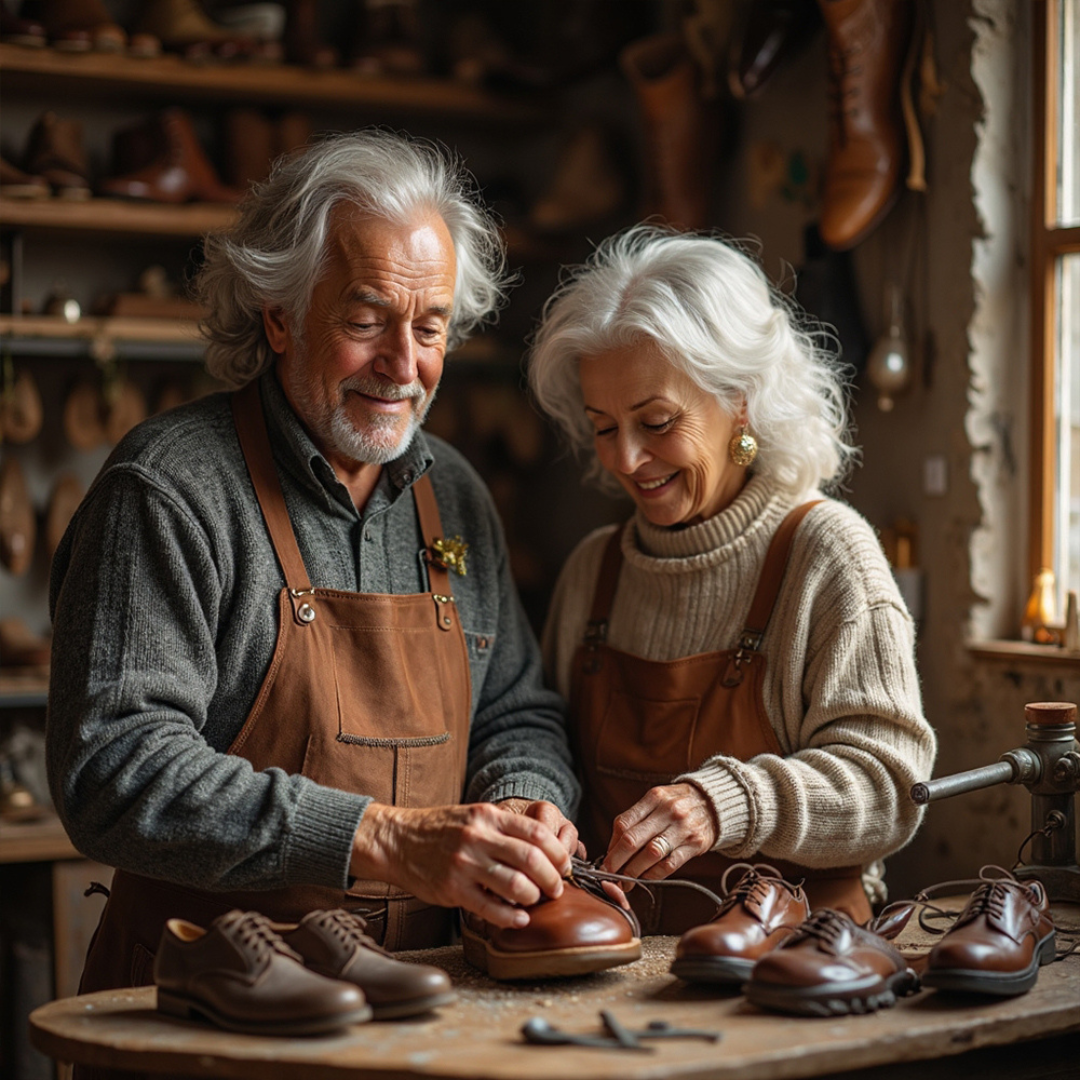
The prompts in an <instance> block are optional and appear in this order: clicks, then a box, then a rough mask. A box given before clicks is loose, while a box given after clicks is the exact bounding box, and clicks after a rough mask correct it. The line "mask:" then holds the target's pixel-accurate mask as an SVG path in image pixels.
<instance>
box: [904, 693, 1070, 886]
mask: <svg viewBox="0 0 1080 1080" xmlns="http://www.w3.org/2000/svg"><path fill="white" fill-rule="evenodd" d="M1024 717H1025V719H1026V721H1027V728H1026V730H1027V740H1028V741H1027V745H1026V746H1022V747H1019V748H1018V749H1016V750H1009V751H1007V752H1006V753H1004V754H1002V755H1001V758H1000V760H999V761H998V762H997V763H996V764H994V765H984V766H983V767H982V768H980V769H970V770H969V771H967V772H962V773H954V774H953V775H952V776H942V777H939V778H938V779H937V780H927V781H925V782H923V783H921V784H916V785H915V786H914V787H913V788H912V789H911V798H912V801H914V802H916V803H918V804H919V805H922V804H924V803H929V802H936V801H937V800H938V799H948V798H950V797H952V796H953V795H962V794H963V793H964V792H967V791H978V790H979V789H980V788H987V787H993V786H994V785H995V784H1023V785H1024V786H1025V787H1026V788H1027V789H1028V791H1030V792H1031V831H1032V835H1031V837H1030V838H1029V839H1030V840H1031V857H1032V862H1031V863H1030V864H1023V865H1021V866H1019V867H1018V868H1017V869H1016V871H1015V873H1016V876H1017V877H1018V878H1020V879H1021V880H1024V879H1028V878H1037V879H1038V880H1039V881H1040V882H1042V884H1043V886H1044V887H1045V888H1046V891H1047V894H1048V895H1049V897H1050V899H1051V900H1057V901H1071V902H1073V903H1080V865H1077V854H1076V795H1077V792H1078V791H1080V743H1078V742H1077V741H1076V706H1075V705H1074V704H1072V703H1071V702H1066V701H1043V702H1036V703H1034V704H1031V705H1026V706H1025V707H1024Z"/></svg>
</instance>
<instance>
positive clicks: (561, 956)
mask: <svg viewBox="0 0 1080 1080" xmlns="http://www.w3.org/2000/svg"><path fill="white" fill-rule="evenodd" d="M563 885H564V886H565V887H564V888H563V891H562V895H561V896H560V897H559V898H558V899H557V900H549V899H547V898H546V897H545V898H544V899H542V900H540V901H539V902H538V903H536V904H533V906H532V907H530V908H526V910H527V911H528V913H529V925H528V926H526V927H524V928H523V929H520V930H518V929H513V928H510V929H503V928H502V927H497V926H492V925H491V924H490V923H486V922H484V920H483V919H480V918H478V917H477V916H475V915H472V914H469V913H468V912H464V911H463V912H462V913H461V943H462V946H463V947H464V950H465V959H466V960H468V962H469V963H470V964H472V965H473V967H476V968H479V969H480V970H481V971H486V972H487V973H488V975H490V976H491V977H492V978H493V979H553V978H559V977H561V976H564V975H586V974H588V973H589V972H592V971H604V970H605V969H607V968H612V967H618V966H619V965H620V964H630V963H633V961H635V960H637V959H639V958H640V957H641V937H640V933H641V931H640V928H639V926H638V921H637V917H636V916H635V915H634V913H633V912H632V911H629V910H624V909H623V908H622V907H620V906H619V905H618V904H617V903H615V902H614V901H613V900H612V899H611V898H610V897H608V896H607V895H606V894H605V893H604V891H603V889H602V888H600V887H599V886H597V887H596V889H595V891H593V888H592V887H590V888H588V889H586V888H583V887H582V886H581V885H578V884H576V883H575V882H574V881H570V880H566V881H564V882H563Z"/></svg>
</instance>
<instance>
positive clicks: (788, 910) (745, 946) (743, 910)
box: [671, 863, 810, 985]
mask: <svg viewBox="0 0 1080 1080" xmlns="http://www.w3.org/2000/svg"><path fill="white" fill-rule="evenodd" d="M740 870H741V871H742V876H741V877H739V878H738V880H737V882H736V884H735V887H734V888H733V889H731V890H730V891H728V878H729V876H731V875H732V874H733V873H734V872H736V871H740ZM721 884H722V886H723V889H724V892H725V894H726V895H725V896H724V903H723V906H722V907H721V908H720V911H719V913H718V914H717V916H716V918H715V919H713V920H712V921H711V922H707V923H705V925H704V926H695V927H693V928H692V929H690V930H687V931H686V933H685V934H683V936H682V937H681V938H680V939H679V944H678V945H677V946H676V947H675V959H674V961H673V962H672V964H671V974H672V975H677V976H678V977H679V978H680V979H685V980H686V981H687V982H699V983H731V984H735V985H740V984H742V983H744V982H746V980H747V979H749V978H750V973H751V972H752V971H753V970H754V965H755V964H756V963H757V962H758V960H760V959H761V957H763V956H764V955H765V954H766V953H769V952H772V950H773V949H775V948H776V947H777V946H778V945H780V944H781V943H782V942H784V941H786V940H787V939H788V938H789V937H791V935H792V934H793V933H795V931H796V929H797V928H798V927H799V926H800V925H801V924H802V923H804V922H805V921H806V920H807V919H808V918H809V917H810V905H809V904H808V903H807V902H806V894H805V893H804V892H803V890H802V888H801V886H798V885H792V884H791V883H790V882H787V881H785V880H784V879H783V878H782V877H781V876H780V874H779V872H778V871H777V870H776V869H775V868H774V867H772V866H768V865H766V864H764V863H759V864H757V865H755V866H751V865H750V864H749V863H735V864H734V866H729V867H728V869H727V870H726V871H725V873H724V877H723V880H722V882H721Z"/></svg>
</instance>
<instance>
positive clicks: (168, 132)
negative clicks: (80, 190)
mask: <svg viewBox="0 0 1080 1080" xmlns="http://www.w3.org/2000/svg"><path fill="white" fill-rule="evenodd" d="M115 145H116V146H117V147H124V148H125V149H124V151H123V157H124V163H128V164H130V162H132V161H137V160H140V159H142V160H143V161H144V162H145V163H144V164H142V165H141V166H139V167H137V168H133V169H131V170H130V171H126V172H123V173H121V174H120V175H116V176H112V177H108V178H107V179H105V180H102V181H100V182H99V184H98V191H99V192H100V193H101V194H102V195H105V196H110V197H114V198H121V199H138V200H141V201H147V202H161V203H185V202H193V201H201V202H215V203H238V202H239V201H240V200H241V199H242V198H243V197H244V193H243V191H240V190H239V189H237V188H233V187H228V186H227V185H225V184H223V183H222V182H221V181H220V180H219V179H218V176H217V173H216V172H215V170H214V167H213V165H212V164H211V163H210V159H209V158H208V157H207V156H206V153H205V152H204V150H203V148H202V146H200V144H199V140H198V138H197V137H196V135H195V128H194V125H193V124H192V122H191V117H190V116H189V115H188V113H186V112H185V111H184V110H183V109H178V108H170V109H165V110H164V111H163V112H161V113H158V114H157V115H156V116H155V117H154V118H153V119H152V120H151V121H150V122H149V124H140V125H138V126H137V127H136V128H134V129H130V130H129V131H126V132H122V133H120V134H118V136H117V138H116V141H115ZM148 152H150V153H151V155H152V156H151V157H150V159H149V160H148V161H147V160H146V154H147V153H148Z"/></svg>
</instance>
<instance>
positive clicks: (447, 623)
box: [431, 593, 455, 631]
mask: <svg viewBox="0 0 1080 1080" xmlns="http://www.w3.org/2000/svg"><path fill="white" fill-rule="evenodd" d="M431 598H432V599H433V600H434V601H435V621H436V622H437V623H438V625H439V629H440V630H446V631H449V629H450V627H452V626H453V625H454V620H453V617H452V616H451V615H450V612H449V610H448V609H447V608H445V607H444V606H443V605H445V604H453V603H455V600H454V598H453V597H452V596H443V594H442V593H432V594H431Z"/></svg>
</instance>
